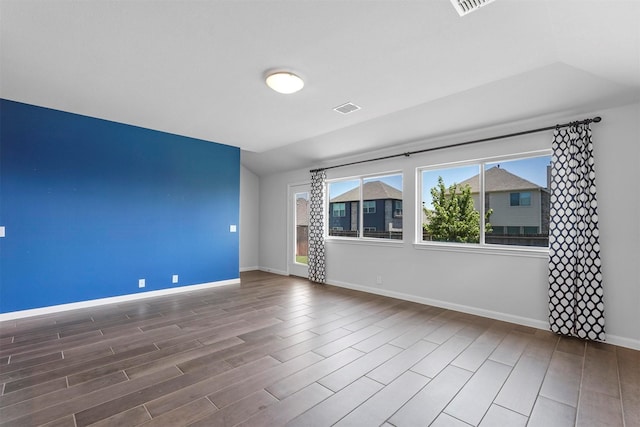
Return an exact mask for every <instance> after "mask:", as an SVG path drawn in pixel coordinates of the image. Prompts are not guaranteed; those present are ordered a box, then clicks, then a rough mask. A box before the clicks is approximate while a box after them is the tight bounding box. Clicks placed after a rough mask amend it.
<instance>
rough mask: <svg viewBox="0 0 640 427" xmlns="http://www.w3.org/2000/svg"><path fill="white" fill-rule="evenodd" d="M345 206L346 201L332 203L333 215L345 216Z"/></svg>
mask: <svg viewBox="0 0 640 427" xmlns="http://www.w3.org/2000/svg"><path fill="white" fill-rule="evenodd" d="M345 212H346V210H345V206H344V203H332V215H333V216H337V217H343V216H345Z"/></svg>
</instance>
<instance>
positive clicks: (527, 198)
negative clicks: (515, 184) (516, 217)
mask: <svg viewBox="0 0 640 427" xmlns="http://www.w3.org/2000/svg"><path fill="white" fill-rule="evenodd" d="M509 199H510V204H511V206H531V193H530V192H525V193H511V194H509Z"/></svg>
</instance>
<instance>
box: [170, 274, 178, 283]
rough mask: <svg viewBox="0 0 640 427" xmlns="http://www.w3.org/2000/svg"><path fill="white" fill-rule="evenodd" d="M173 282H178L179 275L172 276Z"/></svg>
mask: <svg viewBox="0 0 640 427" xmlns="http://www.w3.org/2000/svg"><path fill="white" fill-rule="evenodd" d="M171 283H178V275H177V274H174V275H173V276H171Z"/></svg>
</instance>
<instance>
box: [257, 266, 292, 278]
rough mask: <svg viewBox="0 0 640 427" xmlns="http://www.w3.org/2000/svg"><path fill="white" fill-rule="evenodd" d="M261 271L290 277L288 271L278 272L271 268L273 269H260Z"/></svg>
mask: <svg viewBox="0 0 640 427" xmlns="http://www.w3.org/2000/svg"><path fill="white" fill-rule="evenodd" d="M259 270H260V271H264V272H267V273H273V274H279V275H281V276H288V275H289V272H288V271H283V270H276V269H274V268H271V267H260V269H259Z"/></svg>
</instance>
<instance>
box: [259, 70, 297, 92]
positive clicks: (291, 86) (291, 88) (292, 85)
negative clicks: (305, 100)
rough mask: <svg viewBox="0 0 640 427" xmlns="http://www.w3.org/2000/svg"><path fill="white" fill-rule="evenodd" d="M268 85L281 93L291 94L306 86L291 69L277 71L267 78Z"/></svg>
mask: <svg viewBox="0 0 640 427" xmlns="http://www.w3.org/2000/svg"><path fill="white" fill-rule="evenodd" d="M266 83H267V86H269V87H270V88H271V89H273V90H275V91H276V92H279V93H284V94H290V93H295V92H298V91H299V90H300V89H302V88H303V87H304V81H302V79H301V78H300V77H298V76H296V75H295V74H293V73H291V72H289V71H277V72H275V73H271V74H269V75H268V76H267V78H266Z"/></svg>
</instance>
